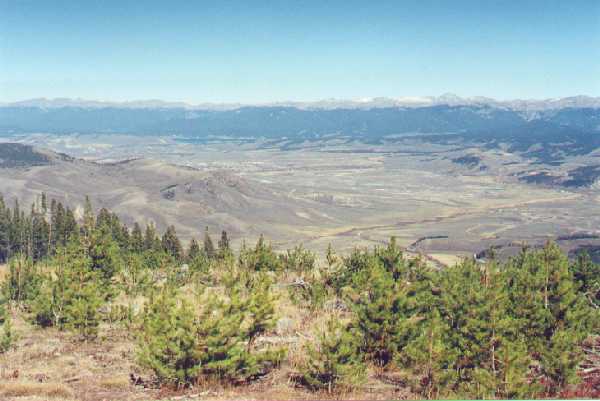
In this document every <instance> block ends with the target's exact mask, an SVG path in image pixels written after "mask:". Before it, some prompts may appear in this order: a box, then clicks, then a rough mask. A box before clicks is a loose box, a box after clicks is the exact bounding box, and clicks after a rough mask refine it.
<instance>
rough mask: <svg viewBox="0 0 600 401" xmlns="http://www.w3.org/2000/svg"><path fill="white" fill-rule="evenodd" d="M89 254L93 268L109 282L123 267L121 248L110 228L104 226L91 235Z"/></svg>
mask: <svg viewBox="0 0 600 401" xmlns="http://www.w3.org/2000/svg"><path fill="white" fill-rule="evenodd" d="M90 235H91V237H90V238H89V249H88V254H89V256H90V259H91V268H92V270H95V271H97V272H99V274H100V276H101V277H102V278H103V279H104V280H105V282H107V281H109V280H110V279H111V278H112V277H113V276H114V275H115V274H116V273H117V272H118V271H119V270H120V269H121V268H122V265H123V260H122V258H121V253H120V250H119V246H118V245H117V243H116V241H115V240H114V239H113V236H112V234H111V230H110V227H108V226H106V225H102V226H100V227H99V228H97V229H94V230H93V231H92V232H91V233H90Z"/></svg>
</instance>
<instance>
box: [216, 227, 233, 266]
mask: <svg viewBox="0 0 600 401" xmlns="http://www.w3.org/2000/svg"><path fill="white" fill-rule="evenodd" d="M218 246H219V252H218V254H219V258H221V259H226V258H230V257H232V256H233V251H232V250H231V246H230V245H229V237H228V236H227V231H225V230H223V231H221V239H220V240H219V243H218Z"/></svg>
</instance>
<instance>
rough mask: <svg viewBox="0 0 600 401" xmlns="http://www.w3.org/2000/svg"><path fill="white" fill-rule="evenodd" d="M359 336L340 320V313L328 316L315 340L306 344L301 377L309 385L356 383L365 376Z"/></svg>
mask: <svg viewBox="0 0 600 401" xmlns="http://www.w3.org/2000/svg"><path fill="white" fill-rule="evenodd" d="M357 338H358V336H357V335H356V334H355V333H352V332H351V331H350V330H349V329H348V327H346V326H344V325H342V324H341V323H340V320H339V317H331V318H330V319H329V320H327V323H326V325H325V328H324V330H322V331H321V332H319V333H318V335H317V341H316V344H308V345H307V346H306V348H305V354H306V355H307V357H308V359H307V361H306V363H305V366H302V367H301V378H302V381H303V382H304V383H306V385H308V386H309V387H310V388H312V389H326V390H327V392H328V393H332V392H333V391H334V390H335V389H336V387H338V386H343V387H347V388H351V387H356V386H358V385H359V384H361V382H362V381H363V380H364V378H365V372H366V369H365V365H364V364H363V362H362V360H361V358H360V355H359V352H358V350H359V344H358V342H357V341H356V339H357Z"/></svg>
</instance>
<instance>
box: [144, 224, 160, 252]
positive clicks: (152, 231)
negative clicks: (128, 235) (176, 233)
mask: <svg viewBox="0 0 600 401" xmlns="http://www.w3.org/2000/svg"><path fill="white" fill-rule="evenodd" d="M144 250H146V251H150V250H154V251H158V250H162V244H161V241H160V240H159V239H158V236H157V235H156V228H155V227H154V224H152V223H150V224H148V225H146V231H145V232H144Z"/></svg>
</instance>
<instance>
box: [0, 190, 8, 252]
mask: <svg viewBox="0 0 600 401" xmlns="http://www.w3.org/2000/svg"><path fill="white" fill-rule="evenodd" d="M9 255H10V210H8V208H7V207H6V205H5V204H4V198H3V197H2V196H1V195H0V263H4V262H6V261H7V260H8V258H9Z"/></svg>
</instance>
